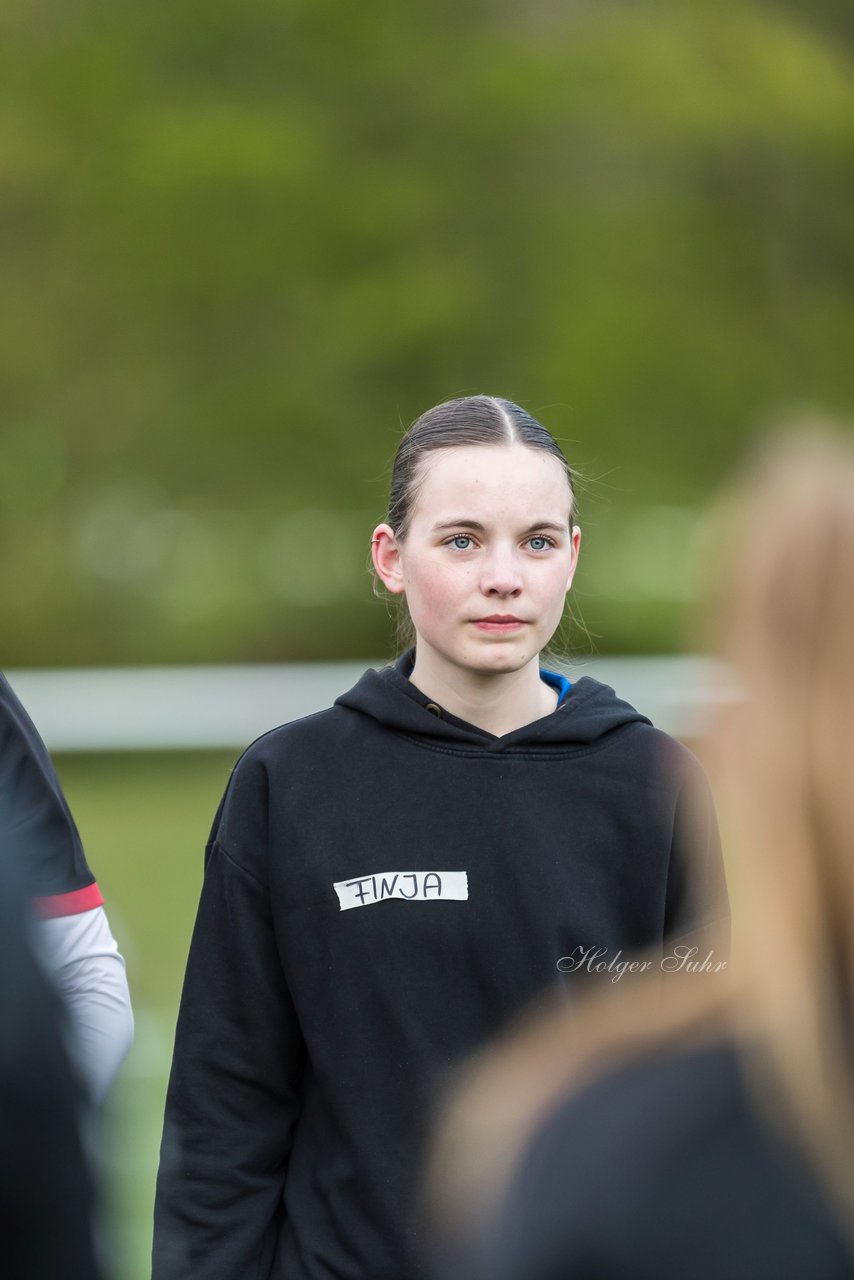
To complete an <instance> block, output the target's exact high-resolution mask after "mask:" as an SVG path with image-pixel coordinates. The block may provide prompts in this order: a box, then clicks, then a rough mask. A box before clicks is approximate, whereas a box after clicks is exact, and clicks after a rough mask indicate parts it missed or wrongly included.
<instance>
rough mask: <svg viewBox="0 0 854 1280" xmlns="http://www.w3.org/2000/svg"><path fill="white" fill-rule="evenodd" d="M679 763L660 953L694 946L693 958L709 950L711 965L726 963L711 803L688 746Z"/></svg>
mask: <svg viewBox="0 0 854 1280" xmlns="http://www.w3.org/2000/svg"><path fill="white" fill-rule="evenodd" d="M684 759H685V761H686V764H687V769H686V772H685V776H684V779H683V781H682V783H681V786H680V788H679V792H678V796H677V800H676V806H675V811H674V819H673V836H672V844H671V853H670V865H669V868H668V876H667V899H666V909H665V921H664V942H665V951H666V952H668V951H669V952H670V953H672V952H673V949H674V947H680V948H688V949H689V950H690V949H691V948H693V947H696V948H697V958H698V960H699V959H704V958H705V957H706V956H707V955H708V953H709V951H710V950H712V951H713V952H714V959H713V961H712V963H717V961H718V960H720V961H728V958H729V941H730V932H729V918H730V912H729V897H728V894H727V886H726V876H725V872H724V862H723V854H722V850H721V838H720V832H719V829H718V821H717V817H716V815H715V806H714V801H713V799H712V793H711V788H710V786H709V781H708V778H707V777H706V773H705V770H704V769H703V767H702V765H701V764H700V762H699V760H697V758H696V756H694V755H693V754H692V753H691V752H689V751H688V750H687V748H685V749H684ZM701 950H702V952H703V954H702V956H700V954H699V953H700V951H701ZM680 954H681V953H680Z"/></svg>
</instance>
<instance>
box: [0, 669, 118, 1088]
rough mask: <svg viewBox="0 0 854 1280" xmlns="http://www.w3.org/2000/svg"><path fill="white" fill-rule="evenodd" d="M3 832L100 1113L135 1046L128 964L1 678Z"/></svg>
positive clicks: (37, 740)
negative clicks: (18, 870)
mask: <svg viewBox="0 0 854 1280" xmlns="http://www.w3.org/2000/svg"><path fill="white" fill-rule="evenodd" d="M0 824H2V826H1V827H0V834H2V842H3V846H4V849H5V852H6V854H7V856H8V857H9V858H10V860H12V861H14V862H15V863H17V864H18V866H19V867H20V872H21V877H22V881H23V883H24V884H25V886H26V891H27V895H28V897H29V898H30V899H31V901H32V905H33V908H34V910H35V914H36V918H37V923H36V924H35V926H34V932H33V942H34V946H35V947H36V951H37V955H38V957H39V959H40V960H41V962H42V963H43V964H44V966H45V968H46V970H47V971H48V973H49V975H50V977H51V979H52V980H53V982H54V983H55V985H56V986H57V988H58V989H59V992H60V994H61V996H62V998H63V1001H64V1003H65V1006H66V1008H67V1010H68V1012H69V1014H70V1020H69V1026H68V1038H69V1051H70V1053H71V1057H72V1061H73V1063H74V1065H75V1067H76V1068H77V1070H78V1071H79V1073H80V1076H81V1079H82V1081H83V1084H84V1087H85V1090H86V1093H87V1096H88V1099H89V1100H90V1101H91V1102H92V1103H94V1104H97V1103H100V1102H102V1101H103V1099H104V1097H105V1096H106V1094H107V1091H108V1089H109V1087H110V1085H111V1084H112V1082H113V1080H114V1079H115V1077H116V1074H117V1072H118V1070H119V1067H120V1066H121V1064H122V1062H123V1061H124V1059H125V1057H126V1055H127V1053H128V1051H129V1049H130V1046H131V1042H132V1040H133V1012H132V1010H131V1002H130V993H129V991H128V984H127V976H126V973H125V962H124V959H123V957H122V955H121V954H120V952H119V949H118V946H117V944H116V941H115V939H114V938H113V935H112V932H111V930H110V924H109V921H108V919H107V916H106V913H105V911H104V905H103V904H104V899H103V896H102V894H101V891H100V889H99V888H98V885H97V882H96V880H95V877H94V875H93V874H92V871H91V870H90V868H89V865H88V863H87V861H86V855H85V853H84V851H83V845H82V843H81V840H80V835H79V832H78V830H77V826H76V824H75V822H74V819H73V817H72V815H71V811H70V810H69V807H68V804H67V802H66V799H65V796H64V795H63V792H62V787H61V786H60V783H59V778H58V777H57V774H56V770H55V768H54V766H53V762H52V760H51V758H50V755H49V754H48V750H47V747H46V746H45V744H44V742H43V741H42V739H41V737H40V735H39V733H38V730H37V729H36V727H35V725H34V724H33V722H32V720H31V719H30V717H29V715H28V714H27V712H26V711H25V709H24V707H23V706H22V705H21V702H20V700H19V699H18V697H17V696H16V694H15V692H14V690H13V689H12V687H11V685H10V684H9V681H8V680H7V679H6V677H5V676H4V675H2V673H0Z"/></svg>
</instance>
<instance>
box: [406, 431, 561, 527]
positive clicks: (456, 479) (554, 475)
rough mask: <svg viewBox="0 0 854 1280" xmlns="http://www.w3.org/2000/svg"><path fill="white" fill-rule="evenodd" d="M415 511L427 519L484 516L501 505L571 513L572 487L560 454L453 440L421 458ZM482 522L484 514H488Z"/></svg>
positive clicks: (508, 508)
mask: <svg viewBox="0 0 854 1280" xmlns="http://www.w3.org/2000/svg"><path fill="white" fill-rule="evenodd" d="M419 481H420V483H419V492H418V497H417V500H416V504H415V509H414V511H413V516H418V517H419V518H420V519H421V520H424V521H428V520H429V521H433V520H438V519H440V518H441V517H442V516H443V515H444V516H448V517H458V516H472V517H476V516H481V517H486V516H489V515H493V514H495V513H496V512H497V511H498V510H500V511H502V512H508V513H511V514H513V513H519V514H522V515H524V514H525V513H527V512H528V511H529V510H530V509H531V508H532V507H536V508H537V511H536V512H535V514H536V515H538V516H542V517H544V518H545V517H546V516H549V515H551V516H553V517H560V518H561V519H567V518H568V516H569V508H570V491H569V484H568V481H567V477H566V471H565V470H564V468H563V464H562V463H561V461H560V459H559V458H556V457H554V456H553V455H552V454H549V453H546V452H545V451H544V450H542V449H529V448H527V446H525V445H521V444H516V443H514V444H507V445H455V446H454V447H453V448H450V449H436V450H434V451H433V452H432V453H428V454H426V455H425V456H424V457H423V458H422V460H421V466H420V473H419ZM484 523H486V520H485V518H484Z"/></svg>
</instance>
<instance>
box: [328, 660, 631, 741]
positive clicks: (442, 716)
mask: <svg viewBox="0 0 854 1280" xmlns="http://www.w3.org/2000/svg"><path fill="white" fill-rule="evenodd" d="M414 656H415V650H414V647H413V648H410V649H407V650H406V652H405V653H403V654H401V656H400V657H399V658H397V659H396V660H395V661H394V662H393V663H391V664H390V665H388V666H385V667H381V668H380V669H379V670H375V669H373V668H371V669H369V670H368V671H366V672H365V673H364V675H362V676H361V677H360V678H359V680H358V681H357V682H356V684H355V685H353V688H352V689H349V690H348V691H347V692H346V693H342V694H341V695H340V696H339V697H338V698H336V699H335V705H336V706H344V707H351V708H352V709H353V710H354V711H359V712H361V713H362V714H364V715H367V716H371V717H372V718H373V719H374V720H377V721H378V722H379V723H380V724H382V725H385V726H386V727H387V728H389V729H396V730H398V731H399V732H400V733H405V734H408V735H409V736H412V737H419V738H425V739H431V740H433V741H434V742H436V743H440V742H443V743H446V744H447V745H448V746H451V745H455V746H457V747H463V748H465V747H469V748H480V749H481V750H484V749H485V750H488V751H494V752H503V751H507V752H510V753H512V752H513V751H514V750H516V749H518V750H524V749H526V748H530V746H531V745H533V744H536V745H537V746H541V747H546V746H556V747H569V748H583V747H589V746H590V745H591V744H592V743H594V742H597V741H598V740H599V739H600V738H602V737H604V735H605V734H608V733H612V732H613V731H614V730H616V729H619V728H621V727H623V726H625V725H629V724H635V723H640V724H646V725H650V724H651V723H652V722H651V721H650V720H649V719H648V718H647V717H646V716H644V715H641V713H640V712H639V711H637V710H636V709H635V708H634V707H633V706H631V704H630V703H628V702H624V701H623V700H622V699H621V698H618V697H617V695H616V693H615V692H614V690H613V689H612V688H611V687H610V685H607V684H603V683H602V682H601V681H600V680H596V679H594V678H593V677H592V676H582V677H581V679H580V680H578V681H576V682H575V683H573V684H572V685H571V686H570V687H569V688H568V689H567V690H566V692H565V694H564V696H563V697H562V698H561V701H560V703H559V705H558V706H557V707H556V708H555V710H554V711H552V712H551V713H550V714H549V715H546V716H542V717H541V718H540V719H538V720H533V721H531V723H530V724H526V725H522V726H521V727H520V728H518V729H514V730H513V731H512V732H511V733H505V734H502V735H501V736H500V737H496V735H495V734H493V733H488V732H487V731H486V730H485V729H481V728H480V727H479V726H478V725H474V724H470V723H469V722H468V721H467V720H461V719H460V718H459V717H457V716H454V715H451V713H450V712H449V711H446V710H445V709H444V707H440V706H439V705H438V704H437V703H435V702H433V701H432V700H431V699H430V698H429V697H428V696H427V695H426V694H424V693H422V692H421V690H420V689H418V688H417V687H416V686H415V685H414V684H413V683H412V681H411V680H410V679H409V673H410V672H411V671H412V667H413V662H414ZM541 670H543V669H542V668H541ZM544 674H545V672H544ZM549 674H551V673H549ZM555 679H556V678H555V677H554V676H553V675H552V679H551V680H549V681H548V683H550V684H551V683H554V681H555Z"/></svg>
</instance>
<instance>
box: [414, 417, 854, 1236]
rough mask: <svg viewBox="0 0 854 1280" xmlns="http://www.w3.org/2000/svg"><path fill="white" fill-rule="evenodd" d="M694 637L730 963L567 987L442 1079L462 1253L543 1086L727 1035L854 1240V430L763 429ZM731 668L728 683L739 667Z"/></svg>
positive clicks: (434, 1194) (578, 1082)
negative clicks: (708, 692) (848, 435)
mask: <svg viewBox="0 0 854 1280" xmlns="http://www.w3.org/2000/svg"><path fill="white" fill-rule="evenodd" d="M701 573H703V574H704V575H705V576H706V579H707V580H706V583H705V592H704V598H705V600H706V602H707V603H706V607H705V609H704V610H703V613H702V615H701V618H700V623H699V635H698V638H697V639H698V644H699V647H700V648H710V649H712V650H713V651H714V652H715V653H716V654H717V656H718V657H720V658H723V659H724V664H725V665H724V670H726V671H727V672H728V673H729V676H728V688H729V691H733V686H734V692H735V694H736V696H735V697H732V698H725V699H724V700H723V701H722V703H721V710H720V711H719V712H718V713H717V714H716V715H715V717H714V719H713V722H712V724H711V726H710V729H709V732H708V735H707V740H706V742H705V743H704V744H702V755H703V758H704V760H705V763H706V765H707V768H708V770H709V772H710V774H711V780H712V783H713V789H714V792H715V797H716V802H717V805H718V809H719V814H720V819H721V829H722V835H723V846H724V854H725V860H726V869H727V880H728V886H729V893H730V900H731V909H732V949H731V969H730V971H729V972H728V973H727V974H726V975H722V976H721V978H720V980H716V981H715V982H714V983H703V982H697V980H696V979H695V978H693V977H692V976H691V975H684V974H678V975H677V974H672V975H666V976H664V977H661V976H658V977H657V978H656V979H653V980H649V979H646V978H639V979H638V980H634V979H631V978H628V979H627V980H625V981H621V983H620V984H619V987H612V986H609V985H607V984H606V987H605V989H604V990H595V991H593V992H585V993H583V994H582V995H581V996H580V997H577V998H575V999H573V1001H572V1003H571V1004H570V1005H569V1006H567V1005H566V1003H565V1002H564V1001H563V1000H562V999H561V998H560V997H559V996H558V995H555V994H554V993H552V994H550V995H545V996H543V998H542V999H541V1001H540V1002H539V1003H538V1004H536V1005H535V1006H532V1007H530V1008H529V1009H528V1010H527V1012H526V1013H525V1014H524V1015H523V1016H522V1017H521V1018H518V1019H516V1020H515V1021H514V1023H513V1024H512V1026H510V1027H509V1028H508V1029H507V1030H506V1031H505V1033H504V1035H503V1036H502V1037H501V1038H500V1039H499V1040H498V1041H496V1042H495V1043H494V1044H493V1046H491V1047H487V1048H486V1049H485V1050H482V1051H480V1052H479V1053H478V1054H477V1055H475V1056H474V1057H473V1058H471V1059H470V1060H469V1062H468V1063H467V1064H465V1065H464V1066H463V1068H462V1069H460V1070H458V1072H457V1074H456V1076H455V1082H456V1083H455V1086H454V1087H453V1088H449V1090H448V1095H447V1098H446V1100H445V1102H444V1105H443V1107H442V1111H441V1114H440V1116H439V1117H438V1123H437V1126H436V1140H435V1143H434V1145H433V1148H432V1151H431V1156H430V1160H429V1162H428V1164H427V1168H426V1171H425V1176H424V1183H423V1185H424V1194H423V1204H424V1206H425V1217H426V1219H427V1220H428V1221H430V1222H431V1223H432V1224H434V1227H435V1232H436V1236H437V1237H438V1238H440V1239H442V1240H443V1246H442V1247H446V1248H448V1250H449V1251H450V1252H453V1250H454V1249H456V1248H458V1247H460V1245H461V1244H462V1245H463V1247H464V1242H465V1241H466V1239H467V1238H471V1237H473V1236H475V1235H477V1233H478V1232H479V1231H480V1230H481V1229H483V1227H484V1226H485V1225H486V1224H487V1223H488V1221H489V1217H490V1214H492V1213H494V1212H495V1210H496V1207H497V1205H498V1204H499V1203H500V1199H501V1195H502V1193H503V1191H504V1189H505V1188H506V1186H507V1183H508V1180H509V1177H510V1175H511V1173H512V1171H513V1168H514V1166H515V1163H516V1161H517V1159H518V1156H519V1155H520V1153H521V1150H522V1149H523V1147H524V1144H525V1142H526V1140H527V1137H528V1136H529V1135H530V1133H531V1130H532V1128H534V1127H535V1126H536V1124H537V1123H538V1122H539V1121H540V1120H541V1119H542V1117H543V1116H544V1114H545V1113H546V1112H547V1111H548V1110H549V1108H550V1107H551V1105H552V1104H553V1103H555V1102H556V1101H557V1100H558V1099H559V1098H561V1097H562V1096H565V1095H566V1094H567V1093H569V1092H574V1091H577V1090H578V1089H580V1088H581V1087H582V1086H583V1085H584V1084H585V1083H587V1082H588V1081H589V1080H591V1078H595V1077H596V1076H597V1075H598V1074H600V1073H601V1072H603V1071H605V1070H607V1069H608V1068H609V1067H611V1066H616V1065H618V1064H619V1063H620V1062H621V1061H626V1060H630V1059H631V1058H632V1057H637V1056H639V1055H640V1054H643V1053H645V1052H654V1051H656V1050H657V1049H661V1048H664V1049H665V1050H666V1049H667V1048H678V1047H679V1046H680V1045H685V1046H690V1045H696V1044H697V1043H698V1042H700V1041H703V1040H708V1039H709V1038H713V1039H714V1038H718V1037H720V1036H722V1035H730V1036H734V1037H735V1038H736V1041H737V1042H738V1043H739V1044H741V1046H742V1048H743V1059H744V1063H745V1068H746V1070H747V1073H748V1076H747V1078H748V1080H749V1081H750V1082H751V1083H752V1085H753V1095H754V1098H755V1102H756V1105H757V1106H758V1107H759V1108H761V1110H762V1111H763V1112H764V1113H765V1115H766V1118H767V1120H768V1122H769V1123H770V1124H772V1125H776V1126H778V1127H779V1128H780V1129H782V1130H785V1131H786V1132H787V1133H788V1135H789V1136H790V1137H793V1138H794V1139H795V1141H797V1142H798V1143H799V1145H800V1146H801V1148H802V1149H803V1150H804V1152H805V1153H806V1155H807V1157H808V1158H809V1159H810V1160H811V1162H812V1164H813V1167H814V1168H815V1170H816V1172H817V1174H818V1176H819V1177H820V1178H821V1179H822V1180H823V1182H824V1184H825V1186H826V1187H827V1189H828V1192H829V1194H830V1198H831V1202H832V1203H833V1204H835V1205H836V1207H837V1209H838V1210H839V1217H840V1221H841V1223H842V1226H843V1230H844V1231H846V1233H847V1234H848V1236H849V1238H850V1241H851V1246H852V1249H854V1185H852V1182H854V1180H852V1178H851V1172H850V1169H851V1160H852V1155H851V1153H852V1152H854V591H853V590H852V588H854V446H852V444H851V442H850V441H847V440H845V439H843V438H841V437H840V436H838V435H835V434H833V433H832V432H831V431H830V430H828V429H826V428H822V427H820V426H803V427H801V428H799V429H798V430H793V431H788V432H779V433H777V434H775V435H773V436H769V437H767V438H766V439H765V440H764V441H763V442H762V444H761V446H760V447H759V448H758V449H757V450H756V451H755V453H754V455H753V457H752V458H751V460H750V462H749V463H748V465H747V466H746V467H744V468H742V471H741V474H740V478H739V479H738V481H737V482H736V483H734V484H733V485H731V486H730V488H729V489H728V490H727V491H726V493H725V495H724V497H723V499H722V500H720V501H719V503H718V504H717V505H716V507H715V509H714V511H713V513H712V517H711V519H710V522H709V537H708V538H707V539H706V545H705V554H704V557H703V565H702V567H701ZM730 681H731V682H732V683H731V684H730V683H729V682H730Z"/></svg>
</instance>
